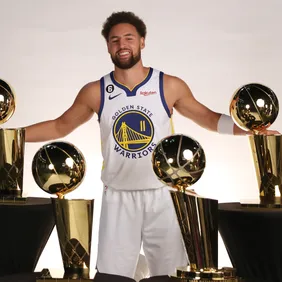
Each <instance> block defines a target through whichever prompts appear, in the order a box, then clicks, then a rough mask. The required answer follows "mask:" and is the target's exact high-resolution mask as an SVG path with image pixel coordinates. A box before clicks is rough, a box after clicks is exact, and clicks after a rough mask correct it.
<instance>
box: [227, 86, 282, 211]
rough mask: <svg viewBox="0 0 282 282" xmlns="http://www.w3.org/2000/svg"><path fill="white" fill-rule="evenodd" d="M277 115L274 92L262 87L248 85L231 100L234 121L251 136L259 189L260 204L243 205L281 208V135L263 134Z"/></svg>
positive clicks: (245, 203)
mask: <svg viewBox="0 0 282 282" xmlns="http://www.w3.org/2000/svg"><path fill="white" fill-rule="evenodd" d="M278 112H279V103H278V99H277V97H276V95H275V93H274V92H273V91H272V90H271V89H270V88H268V87H266V86H264V85H262V84H257V83H251V84H246V85H244V86H242V87H240V88H239V89H238V90H237V91H236V92H235V94H234V95H233V97H232V100H231V103H230V114H231V116H232V118H233V120H234V122H235V123H236V124H237V125H238V126H239V127H240V128H242V129H243V130H246V131H250V132H251V133H252V134H251V135H250V136H249V142H250V146H251V150H252V156H253V162H254V166H255V170H256V176H257V181H258V188H259V201H252V202H241V205H242V206H246V207H247V206H257V207H282V198H281V195H282V136H281V135H279V134H277V135H265V134H263V131H264V130H265V129H267V128H268V127H269V126H270V125H272V124H273V122H274V121H275V119H276V118H277V116H278Z"/></svg>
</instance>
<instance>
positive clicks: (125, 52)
mask: <svg viewBox="0 0 282 282" xmlns="http://www.w3.org/2000/svg"><path fill="white" fill-rule="evenodd" d="M128 54H129V52H128V51H124V52H120V53H119V55H120V56H123V55H128Z"/></svg>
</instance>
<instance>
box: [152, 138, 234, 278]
mask: <svg viewBox="0 0 282 282" xmlns="http://www.w3.org/2000/svg"><path fill="white" fill-rule="evenodd" d="M152 165H153V170H154V172H155V174H156V176H157V177H158V179H159V180H160V181H161V182H162V183H164V184H166V185H168V187H169V188H170V193H171V197H172V201H173V204H174V208H175V212H176V215H177V219H178V223H179V226H180V230H181V234H182V238H183V242H184V246H185V249H186V253H187V256H188V258H189V265H186V266H179V267H178V268H177V269H176V273H175V274H172V275H171V276H170V277H171V279H172V280H173V281H174V280H175V281H181V282H192V281H219V280H220V281H228V282H235V281H239V279H238V278H237V277H236V273H235V269H234V268H220V269H219V268H218V219H217V211H218V201H217V200H213V199H208V198H203V197H200V196H198V195H197V194H196V193H194V192H191V187H192V185H193V184H195V183H196V182H197V181H198V180H199V179H200V178H201V176H202V175H203V172H204V169H205V166H206V157H205V152H204V150H203V148H202V146H201V145H200V144H199V142H197V141H196V140H195V139H193V138H191V137H188V136H185V135H182V134H175V135H171V136H168V137H166V138H164V139H162V140H161V141H160V142H159V143H158V144H157V146H156V147H155V149H154V151H153V154H152Z"/></svg>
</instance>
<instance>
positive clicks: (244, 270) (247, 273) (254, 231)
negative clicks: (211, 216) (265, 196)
mask: <svg viewBox="0 0 282 282" xmlns="http://www.w3.org/2000/svg"><path fill="white" fill-rule="evenodd" d="M218 216H219V218H218V219H219V221H218V224H219V232H220V234H221V237H222V239H223V242H224V244H225V246H226V249H227V252H228V254H229V256H230V260H231V262H232V264H233V266H234V267H236V268H237V271H238V275H240V276H242V277H243V278H249V279H253V280H256V279H257V280H258V281H269V282H275V281H282V209H279V208H258V207H243V206H241V204H240V203H223V204H219V213H218Z"/></svg>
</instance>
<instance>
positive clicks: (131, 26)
mask: <svg viewBox="0 0 282 282" xmlns="http://www.w3.org/2000/svg"><path fill="white" fill-rule="evenodd" d="M102 35H103V36H104V38H105V40H106V44H107V48H108V52H109V54H110V56H111V59H112V62H113V64H114V71H113V72H111V73H109V74H107V75H105V76H103V77H102V78H101V79H100V80H97V81H94V82H90V83H88V84H87V85H85V86H84V87H83V88H82V89H81V91H80V92H79V93H78V96H77V97H76V99H75V101H74V103H73V105H72V106H71V107H70V108H69V109H68V110H66V112H64V113H63V114H62V115H61V116H60V117H58V118H57V119H55V120H49V121H45V122H41V123H38V124H35V125H32V126H29V127H27V128H26V142H37V141H40V142H42V141H47V140H52V139H58V138H62V137H64V136H66V135H67V134H69V133H70V132H72V131H73V130H74V129H75V128H77V127H78V126H80V125H81V124H83V123H85V122H86V121H88V120H89V119H90V118H91V117H92V116H93V114H94V113H96V114H97V115H98V118H99V123H100V129H101V139H102V140H101V141H102V155H103V158H104V165H103V170H102V175H101V179H102V181H103V183H104V191H103V200H102V210H101V219H100V229H99V244H98V258H97V271H98V272H99V273H105V274H106V277H107V279H106V280H107V281H110V280H109V279H110V278H109V277H111V275H120V276H123V277H127V278H128V279H129V278H133V277H134V272H135V268H136V263H137V259H138V255H139V251H140V246H141V243H143V249H144V253H145V256H146V259H147V263H148V267H149V270H150V275H151V276H159V277H162V276H163V277H165V276H167V275H169V274H172V273H173V272H174V271H175V268H176V267H178V266H183V265H187V263H188V260H187V257H186V254H185V251H184V246H183V244H182V240H181V234H180V229H179V226H178V223H177V219H176V215H175V212H174V208H173V204H172V201H171V198H170V195H169V192H168V189H167V188H166V187H164V185H163V184H162V183H161V182H160V181H159V180H158V179H157V177H156V176H155V174H154V172H153V170H152V167H151V153H152V151H153V150H154V148H155V146H156V144H157V142H158V141H159V140H160V139H162V138H164V137H166V136H168V135H171V134H172V133H173V129H172V124H171V115H172V111H173V108H175V110H177V111H178V112H179V113H180V114H182V115H183V116H185V117H187V118H189V119H191V120H193V121H194V122H195V123H197V124H198V125H200V126H202V127H204V128H206V129H207V130H211V131H215V132H219V133H226V134H246V132H245V131H243V130H241V129H239V128H238V127H237V126H235V125H234V123H233V122H232V119H231V118H230V117H229V116H226V115H223V114H219V113H216V112H213V111H211V110H210V109H208V108H207V107H205V106H204V105H202V104H201V103H199V102H198V101H197V100H196V99H195V98H194V96H193V95H192V93H191V91H190V89H189V87H188V86H187V85H186V83H185V82H184V81H183V80H181V79H180V78H177V77H174V76H171V75H168V74H164V73H163V72H161V71H159V70H156V69H154V68H151V67H145V66H143V64H142V59H141V50H142V49H143V48H144V47H145V37H146V26H145V24H144V22H143V21H142V20H141V19H140V18H138V17H137V16H136V15H134V14H133V13H131V12H117V13H113V14H112V15H111V16H110V17H109V18H108V19H107V20H106V22H105V23H104V25H103V29H102ZM97 277H99V275H98V276H97ZM127 278H125V279H127ZM97 279H98V278H97ZM128 279H127V280H125V281H130V280H128ZM97 281H98V280H97ZM116 281H117V280H116Z"/></svg>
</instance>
